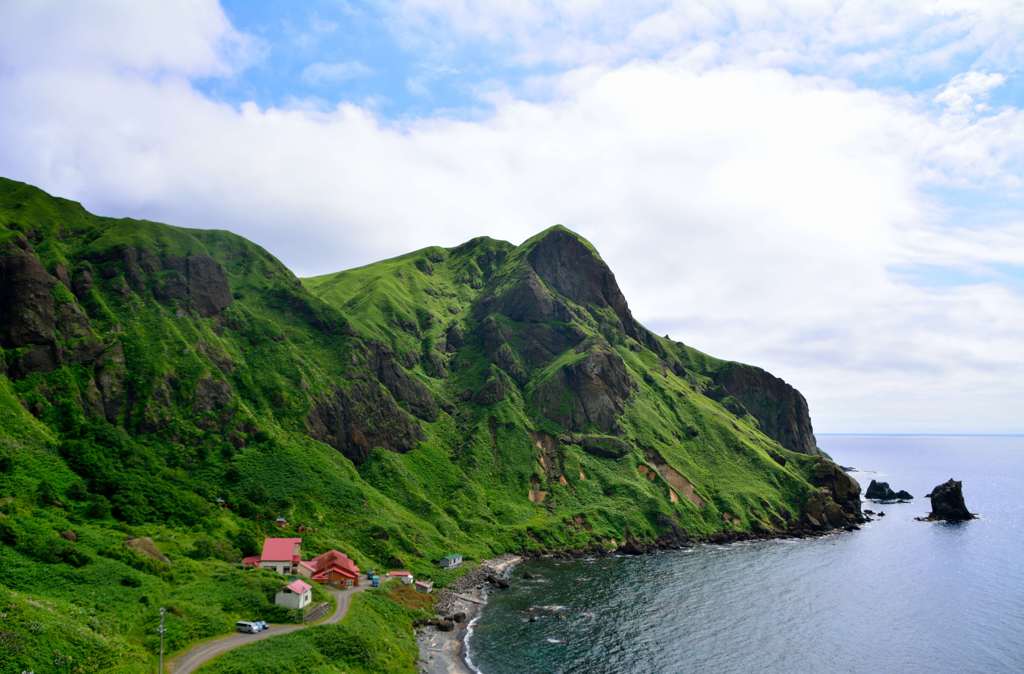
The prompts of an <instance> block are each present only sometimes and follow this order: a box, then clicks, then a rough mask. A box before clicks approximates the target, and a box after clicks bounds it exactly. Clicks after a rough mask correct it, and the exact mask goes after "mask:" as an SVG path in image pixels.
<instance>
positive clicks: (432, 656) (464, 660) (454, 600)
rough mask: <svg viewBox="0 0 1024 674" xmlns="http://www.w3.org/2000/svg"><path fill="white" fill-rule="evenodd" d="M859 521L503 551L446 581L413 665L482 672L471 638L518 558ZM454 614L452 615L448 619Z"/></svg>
mask: <svg viewBox="0 0 1024 674" xmlns="http://www.w3.org/2000/svg"><path fill="white" fill-rule="evenodd" d="M871 520H872V518H871V517H864V518H863V521H862V523H866V522H870V521H871ZM858 529H860V526H859V525H854V524H850V525H848V526H846V527H837V528H833V529H828V530H810V529H805V528H799V529H794V530H790V531H784V532H770V533H768V532H765V533H761V532H719V533H717V534H712V535H711V536H708V537H706V538H704V539H696V540H694V539H685V538H683V537H667V538H662V539H659V540H657V541H654V542H651V543H641V542H639V541H630V540H627V541H626V542H624V543H623V544H622V545H620V546H619V547H618V548H615V549H613V550H609V549H608V548H604V547H598V546H594V547H589V548H582V549H579V550H563V551H546V552H537V553H521V554H511V553H509V554H504V555H500V556H498V557H494V558H492V559H486V560H484V561H483V562H481V563H480V565H479V566H477V567H476V568H475V569H472V570H471V571H469V573H467V574H466V575H464V576H462V577H461V578H459V579H457V580H456V581H455V582H454V583H452V584H451V585H450V586H448V587H446V588H444V589H442V590H440V591H439V592H438V599H437V604H436V613H437V615H438V616H439V617H441V618H447V619H450V620H448V621H447V622H448V624H447V625H445V626H443V627H442V626H441V623H443V622H445V621H444V620H438V619H434V620H431V621H430V622H428V623H426V624H423V625H420V626H417V628H416V643H417V645H418V647H419V659H418V660H417V666H418V668H419V672H420V674H480V670H479V669H477V668H476V667H475V666H473V665H472V657H471V653H470V652H469V643H468V641H469V637H470V636H471V635H472V633H473V626H474V625H475V624H476V622H477V620H478V619H479V617H480V613H481V612H482V611H483V608H484V606H486V604H487V598H488V594H489V590H490V588H491V587H493V586H498V587H501V588H506V587H508V579H509V577H510V576H511V574H512V571H513V569H515V567H516V565H518V564H519V563H521V562H523V561H526V560H529V559H539V558H545V557H546V558H561V559H580V558H583V557H592V556H598V557H600V556H608V555H630V556H638V555H647V554H652V553H656V552H662V551H667V550H682V549H685V548H691V547H695V546H699V545H728V544H731V543H741V542H751V541H764V540H786V539H789V540H792V539H809V538H820V537H823V536H828V535H835V534H841V533H846V532H850V531H856V530H858ZM452 618H455V619H452Z"/></svg>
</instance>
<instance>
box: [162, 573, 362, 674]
mask: <svg viewBox="0 0 1024 674" xmlns="http://www.w3.org/2000/svg"><path fill="white" fill-rule="evenodd" d="M367 587H369V585H360V586H359V587H357V588H355V589H353V590H345V591H340V590H328V591H329V592H330V593H331V594H333V595H334V599H335V601H336V604H337V605H336V606H335V608H334V613H332V614H331V616H330V617H329V618H327V619H326V620H323V621H321V622H318V623H311V624H309V625H271V626H270V629H268V630H264V631H263V632H260V633H258V634H242V633H235V634H231V635H229V636H226V637H221V638H220V639H214V640H213V641H207V642H204V643H201V644H199V645H197V646H194V647H193V648H192V649H190V650H188V651H186V652H185V653H182V654H181V655H179V656H178V657H176V658H174V659H173V660H171V662H170V663H168V666H167V671H169V672H170V673H171V674H190V673H191V672H194V671H196V670H197V669H199V668H200V667H202V666H203V665H205V664H206V663H207V662H209V661H210V660H212V659H214V658H215V657H217V656H218V655H222V654H224V653H227V652H228V651H232V650H234V649H236V648H240V647H242V646H248V645H249V644H252V643H255V642H257V641H263V640H264V639H270V638H271V637H277V636H281V635H282V634H291V633H292V632H298V631H299V630H304V629H306V628H307V627H315V626H317V625H333V624H334V623H336V622H338V621H339V620H341V619H342V618H344V617H345V614H346V613H347V612H348V607H349V604H350V603H351V602H352V596H353V595H354V594H356V593H357V592H362V591H363V590H365V589H366V588H367Z"/></svg>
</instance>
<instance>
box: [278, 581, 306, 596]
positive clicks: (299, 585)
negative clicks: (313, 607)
mask: <svg viewBox="0 0 1024 674" xmlns="http://www.w3.org/2000/svg"><path fill="white" fill-rule="evenodd" d="M284 589H286V590H291V591H292V592H294V593H295V594H302V593H304V592H308V591H309V590H310V586H309V583H304V582H303V581H301V580H293V581H292V582H290V583H288V584H287V585H285V586H284Z"/></svg>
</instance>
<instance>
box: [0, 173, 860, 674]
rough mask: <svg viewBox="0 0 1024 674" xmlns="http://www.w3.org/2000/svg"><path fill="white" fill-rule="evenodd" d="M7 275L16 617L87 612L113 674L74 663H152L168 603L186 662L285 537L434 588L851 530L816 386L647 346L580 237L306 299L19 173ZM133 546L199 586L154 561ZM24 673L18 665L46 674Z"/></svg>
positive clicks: (208, 238)
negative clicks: (494, 573) (813, 409)
mask: <svg viewBox="0 0 1024 674" xmlns="http://www.w3.org/2000/svg"><path fill="white" fill-rule="evenodd" d="M0 280H2V281H3V283H2V284H0V348H2V351H0V372H2V376H0V540H2V541H3V542H4V546H3V547H2V548H0V563H2V564H3V565H4V567H5V568H6V569H10V572H9V574H8V576H7V577H6V578H5V579H0V594H4V593H8V594H5V595H4V597H6V598H8V599H10V600H11V601H12V602H18V601H21V600H20V599H18V597H21V596H22V593H25V595H26V596H27V597H29V598H32V597H36V598H45V599H46V601H49V602H54V603H55V604H54V605H57V606H62V607H65V608H66V609H67V610H76V611H86V612H87V613H88V614H89V615H90V616H93V617H95V618H97V620H98V622H97V623H96V627H90V628H89V630H90V631H89V633H88V635H87V636H88V639H89V640H90V641H89V643H92V644H93V646H90V649H91V650H92V651H95V652H96V653H98V654H99V655H96V656H94V657H93V656H88V655H87V651H89V649H82V648H79V649H78V650H77V651H76V653H78V654H79V656H80V657H82V658H86V659H88V658H89V657H93V659H92V660H88V661H89V662H92V663H93V664H94V665H96V666H97V667H99V666H100V665H99V664H96V663H99V662H100V660H99V659H97V658H100V659H102V658H106V657H108V656H109V658H110V660H109V661H114V660H117V659H124V660H125V661H127V662H138V663H144V662H145V661H146V658H147V657H151V656H152V652H153V651H152V649H153V648H154V644H153V642H152V640H150V639H149V638H148V637H147V636H146V635H147V634H149V632H148V631H146V630H144V629H143V627H142V626H143V625H144V624H145V621H147V620H152V618H153V616H152V611H151V610H150V609H149V608H147V606H148V604H143V603H140V602H141V601H142V598H143V597H145V598H146V601H147V602H149V601H161V602H164V603H167V604H170V605H173V606H175V607H176V610H177V613H175V614H174V616H173V617H172V625H174V626H175V629H176V630H180V631H179V632H176V633H175V636H174V637H173V638H172V640H171V646H172V647H180V646H182V645H184V644H187V643H189V642H190V641H192V640H195V639H198V638H203V637H204V636H209V635H211V634H216V633H218V632H220V631H226V630H228V629H230V625H231V624H232V623H233V621H234V620H236V619H238V618H239V617H243V616H242V612H241V611H240V610H239V609H238V608H237V606H239V605H240V604H239V603H238V601H237V600H232V601H230V602H228V601H225V602H224V603H223V604H222V605H221V606H222V607H221V608H216V609H211V608H210V607H207V606H204V605H202V604H200V603H197V602H196V601H195V599H194V597H195V596H196V595H197V593H206V594H214V595H216V594H218V593H224V592H227V591H228V589H229V588H232V587H244V586H247V584H248V585H251V581H250V580H248V579H249V577H248V576H246V575H245V574H242V573H241V572H240V571H239V570H238V569H237V568H236V567H235V566H234V565H233V563H234V562H237V559H238V558H240V556H241V555H242V554H251V553H252V552H254V547H255V546H256V545H257V542H258V541H259V539H260V538H261V537H262V536H264V535H267V534H270V533H272V532H278V531H280V530H279V529H278V528H277V527H276V526H275V525H274V521H275V519H277V518H278V517H284V518H285V519H286V520H287V521H288V522H289V524H287V525H286V526H285V529H284V532H285V533H292V534H295V535H301V536H302V537H303V539H304V546H306V549H310V550H313V551H322V550H326V549H329V548H338V549H341V550H344V551H345V552H346V553H347V554H349V555H350V556H351V557H352V558H353V559H354V560H355V561H356V562H357V563H358V564H359V565H360V566H361V567H366V568H383V567H388V566H393V567H403V568H410V569H411V570H413V571H414V572H415V573H417V574H424V575H429V576H434V577H435V578H436V579H437V580H438V581H439V583H441V584H443V583H444V582H446V581H447V579H449V578H450V576H447V575H445V573H442V572H439V571H438V570H437V569H436V568H435V567H434V565H433V564H432V560H434V559H437V558H440V557H441V556H443V555H444V554H447V553H448V552H451V551H453V550H457V551H460V552H462V553H464V554H465V556H466V557H467V559H482V558H485V557H489V556H493V555H495V554H499V553H503V552H508V551H516V552H560V551H561V552H568V551H578V550H595V551H610V550H616V549H622V548H627V549H637V548H642V547H646V546H656V545H679V544H683V543H686V542H689V541H699V540H709V539H713V540H727V539H731V538H742V537H749V536H770V535H793V534H807V533H815V532H824V531H829V530H833V529H837V528H840V529H841V528H848V527H852V526H855V525H856V523H857V522H859V521H860V519H861V516H860V505H859V486H858V485H857V484H856V482H854V481H853V480H852V479H850V478H849V477H848V476H846V475H845V473H843V472H842V471H840V470H839V469H838V468H837V467H836V466H835V465H834V464H833V463H831V462H830V461H829V460H828V459H827V458H826V457H824V456H822V455H820V453H819V452H818V450H817V446H816V442H815V440H814V436H813V429H812V427H811V422H810V416H809V413H808V409H807V403H806V401H805V400H804V399H803V396H802V395H800V393H799V392H798V391H796V389H794V388H793V387H791V386H789V385H788V384H786V383H785V382H783V381H782V380H781V379H778V378H776V377H774V376H773V375H770V374H769V373H767V372H765V371H764V370H762V369H760V368H756V367H754V366H749V365H744V364H741V363H732V362H729V361H722V360H719V359H716V358H713V357H712V356H709V355H707V354H704V353H702V352H700V351H697V350H695V349H693V348H691V347H688V346H686V345H685V344H682V343H679V342H673V341H671V340H668V339H667V338H664V337H659V336H657V335H654V334H653V333H651V332H650V331H649V330H647V329H646V328H644V327H643V326H642V325H640V324H639V323H638V322H637V321H636V320H635V318H634V317H633V316H632V313H631V312H630V310H629V306H628V303H627V302H626V298H625V297H624V296H623V295H622V293H621V290H620V289H619V288H618V284H617V283H616V281H615V277H614V274H613V273H612V271H611V270H610V269H609V268H608V267H607V265H606V264H605V263H604V262H603V261H602V260H601V258H600V256H599V254H598V253H597V251H596V250H595V249H594V247H593V246H592V245H591V244H590V243H589V242H587V241H586V240H585V239H583V238H582V237H580V236H578V235H577V234H575V233H572V232H571V231H569V230H567V229H566V228H564V227H560V226H556V227H552V228H548V229H546V230H544V231H542V232H541V233H539V234H538V235H536V236H534V237H531V238H530V239H528V240H527V241H525V242H523V243H522V244H520V245H518V246H516V245H513V244H510V243H508V242H502V241H498V240H495V239H490V238H487V237H477V238H475V239H471V240H470V241H468V242H466V243H464V244H461V245H459V246H455V247H452V248H441V247H428V248H425V249H421V250H419V251H413V252H412V253H408V254H406V255H402V256H399V257H396V258H391V259H388V260H383V261H380V262H377V263H373V264H370V265H365V266H362V267H359V268H355V269H350V270H345V271H342V272H336V273H333V274H327V275H322V276H318V277H313V278H307V279H298V278H297V277H296V276H295V275H294V274H293V273H292V272H291V271H289V270H288V269H287V268H286V267H285V266H284V265H283V264H281V263H280V262H279V261H278V260H276V258H274V257H273V256H272V255H271V254H270V253H268V252H267V251H266V250H264V249H263V248H260V247H259V246H256V245H255V244H252V243H251V242H248V241H247V240H245V239H244V238H242V237H239V236H237V235H234V234H231V233H230V232H226V231H224V230H189V229H184V228H178V227H173V226H170V225H162V224H159V223H152V222H148V221H139V220H125V219H113V218H104V217H100V216H94V215H92V214H89V213H88V212H86V211H85V210H84V209H83V208H81V206H80V205H78V204H75V203H74V202H70V201H67V200H60V199H56V198H53V197H50V196H49V195H46V194H45V193H43V192H42V191H40V190H37V189H35V188H32V187H31V186H28V185H24V184H21V183H16V182H14V181H9V180H4V179H0ZM300 525H301V533H300V531H299V529H298V527H300ZM67 531H72V532H75V533H76V541H71V540H69V538H67V537H65V536H63V534H64V532H67ZM139 536H143V537H151V538H152V539H153V540H154V541H155V543H156V545H157V546H158V547H159V548H160V550H161V552H162V553H163V554H165V555H166V556H167V557H168V558H169V559H171V560H173V565H174V568H175V569H186V570H187V572H186V571H167V570H159V569H151V568H150V567H149V566H148V562H143V561H141V560H139V559H137V558H136V556H135V553H134V552H132V551H131V550H128V549H127V548H126V547H125V542H126V541H127V539H128V538H131V537H139ZM126 550H127V551H126ZM39 564H42V565H44V566H45V567H46V569H47V574H48V575H47V578H50V579H52V578H55V577H59V578H62V579H64V580H62V581H61V582H56V583H55V582H43V581H42V580H41V578H40V577H38V576H37V574H36V572H35V570H36V569H37V568H38V565H39ZM101 577H103V578H108V579H109V578H129V579H130V581H128V580H126V581H124V582H125V583H128V584H127V585H125V584H119V583H118V582H117V581H114V582H113V583H111V582H110V581H109V580H108V581H105V582H101V581H97V580H96V579H97V578H101ZM136 582H138V583H139V585H138V586H136V585H135V583H136ZM267 582H268V583H272V582H273V579H268V580H267ZM82 588H89V592H91V593H93V594H94V595H95V596H98V597H104V601H103V602H101V604H102V607H101V605H100V604H96V603H90V604H89V605H88V606H83V605H82V604H81V602H82V600H81V598H80V596H79V595H80V594H81V590H82ZM254 592H255V594H253V595H251V596H249V595H247V596H249V597H250V598H249V599H247V600H246V601H249V602H250V604H249V605H251V606H266V605H268V603H269V601H270V599H271V598H272V592H271V593H267V592H265V591H263V590H254ZM260 592H263V594H262V595H261V594H260ZM11 593H13V594H11ZM114 597H117V600H116V601H115V600H114ZM0 599H2V598H0ZM260 602H263V603H262V604H261V603H260ZM375 606H376V608H372V607H369V606H368V607H367V608H366V610H367V611H370V610H384V609H382V608H381V607H380V606H377V605H375ZM25 610H26V611H29V612H34V611H35V609H30V608H26V609H25ZM260 610H269V609H265V608H261V609H260ZM33 614H34V613H33ZM403 615H404V614H403ZM54 620H55V621H56V620H57V618H56V617H54ZM104 621H108V622H109V623H110V625H111V626H110V627H103V624H104ZM54 624H55V625H56V624H58V623H57V622H55V623H54ZM133 625H138V626H137V627H132V626H133ZM200 625H201V626H202V627H197V626H200ZM54 629H55V631H54V632H53V634H51V635H50V636H49V637H48V638H50V639H53V640H56V641H59V642H60V643H61V644H63V645H62V646H61V648H67V649H73V648H74V647H73V645H72V644H70V643H69V642H66V641H61V639H62V637H60V635H59V630H57V628H54ZM407 636H408V635H406V634H405V633H404V632H400V633H399V632H396V633H395V634H394V635H392V636H389V637H388V638H389V639H392V638H393V640H394V643H396V644H397V643H400V642H402V640H403V639H406V637H407ZM19 638H21V639H23V640H24V643H25V644H33V643H37V642H38V639H36V638H35V637H32V636H31V634H30V633H28V632H25V633H23V634H21V636H20V637H19ZM83 638H85V637H83ZM97 643H98V644H100V645H99V646H97V645H96V644H97ZM100 646H102V647H100ZM396 648H397V646H396ZM18 652H19V653H20V655H16V656H14V657H16V659H15V660H12V661H11V663H10V664H12V666H13V665H17V666H18V667H21V668H31V666H37V667H40V665H39V664H38V663H36V662H35V661H34V660H33V659H32V656H31V655H30V654H31V653H32V652H33V651H32V649H31V648H28V647H26V649H25V650H23V651H18ZM90 652H91V651H90ZM103 654H106V655H103ZM106 661H107V660H104V662H106ZM413 667H414V663H411V664H410V669H409V670H408V671H413V669H412V668H413ZM101 668H102V667H101ZM143 669H144V668H143V667H142V666H141V665H140V667H139V670H138V671H143ZM129 671H135V670H129Z"/></svg>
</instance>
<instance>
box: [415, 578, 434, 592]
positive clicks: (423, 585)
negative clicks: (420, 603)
mask: <svg viewBox="0 0 1024 674" xmlns="http://www.w3.org/2000/svg"><path fill="white" fill-rule="evenodd" d="M414 586H415V588H416V591H417V592H422V593H423V594H429V593H431V592H433V591H434V582H433V581H430V580H417V581H416V582H415V584H414Z"/></svg>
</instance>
